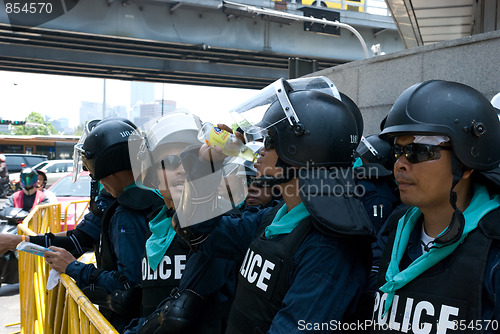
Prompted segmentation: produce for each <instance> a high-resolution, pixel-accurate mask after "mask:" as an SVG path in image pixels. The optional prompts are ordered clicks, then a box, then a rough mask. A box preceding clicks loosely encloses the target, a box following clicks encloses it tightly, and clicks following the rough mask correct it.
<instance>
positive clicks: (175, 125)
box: [129, 112, 201, 189]
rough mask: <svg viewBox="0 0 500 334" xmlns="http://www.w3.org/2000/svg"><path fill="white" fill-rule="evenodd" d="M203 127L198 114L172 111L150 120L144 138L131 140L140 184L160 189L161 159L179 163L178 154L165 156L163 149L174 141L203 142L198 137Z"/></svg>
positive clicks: (133, 166)
mask: <svg viewBox="0 0 500 334" xmlns="http://www.w3.org/2000/svg"><path fill="white" fill-rule="evenodd" d="M200 129H201V121H200V119H199V117H198V116H195V115H193V114H190V113H187V112H172V113H168V114H166V115H165V116H163V117H160V118H158V119H157V120H156V121H154V122H153V123H151V126H150V127H149V129H147V130H145V132H143V133H142V134H141V137H142V140H140V141H134V140H130V141H129V151H130V160H131V163H132V171H133V173H134V179H135V180H136V183H137V185H139V186H144V187H147V188H153V189H157V188H158V185H159V180H158V178H157V176H156V169H157V168H158V166H159V165H160V164H161V163H162V161H163V160H165V159H167V160H168V161H167V160H165V161H163V163H164V164H167V165H171V166H174V165H175V166H177V167H178V166H179V165H180V159H179V158H178V157H171V156H169V157H165V156H164V149H165V148H167V147H169V146H174V145H177V146H179V145H183V146H185V147H187V146H189V145H201V144H200V142H199V140H198V138H197V136H198V132H199V130H200ZM173 160H175V161H173Z"/></svg>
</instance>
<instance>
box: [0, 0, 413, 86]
mask: <svg viewBox="0 0 500 334" xmlns="http://www.w3.org/2000/svg"><path fill="white" fill-rule="evenodd" d="M366 1H367V2H366V3H365V1H364V0H363V1H359V4H360V5H361V7H357V6H354V5H353V4H356V3H357V2H356V1H345V0H331V1H326V4H327V5H330V4H337V5H338V6H343V7H342V8H348V9H349V10H344V9H339V10H338V12H339V15H340V20H339V21H340V22H341V23H346V24H350V25H353V26H354V27H355V28H356V29H357V30H358V31H359V33H360V34H361V35H362V37H363V38H364V40H365V41H366V44H367V45H368V48H369V47H370V46H371V45H375V44H380V45H381V48H382V51H384V52H386V53H389V52H394V51H398V50H401V49H402V48H403V44H402V41H401V39H400V38H399V35H398V32H397V30H396V26H395V25H394V23H393V22H392V18H391V17H390V16H387V15H379V14H372V13H371V10H369V9H370V7H368V4H370V3H371V2H373V3H375V4H380V3H381V0H366ZM0 2H1V1H0ZM62 2H63V3H66V2H65V1H62ZM240 3H241V2H240ZM242 3H243V4H247V5H252V6H258V7H263V8H270V9H273V10H279V11H280V12H283V13H292V14H296V15H303V8H314V9H318V10H319V12H320V13H325V15H330V14H331V13H332V11H333V9H330V8H324V7H321V6H319V7H318V6H305V5H304V4H301V3H298V2H296V1H293V2H283V1H282V2H274V1H269V0H259V1H257V0H244V1H243V2H242ZM346 3H350V5H349V6H347V5H346ZM382 3H383V1H382ZM312 4H313V3H311V5H312ZM61 13H62V12H61ZM381 13H382V14H387V11H385V12H383V11H382V12H381ZM25 16H26V15H25ZM11 19H12V15H11V16H9V15H8V14H7V13H5V12H1V13H0V70H12V71H24V72H36V73H50V74H65V75H75V76H86V77H99V78H114V79H123V80H140V81H153V82H169V83H185V84H198V85H209V86H223V87H239V88H258V89H260V88H262V87H264V86H265V85H267V84H269V83H270V82H272V81H274V80H275V79H276V78H279V77H285V78H288V68H289V58H300V59H304V60H306V61H309V62H311V64H313V63H314V64H313V65H311V69H312V68H315V69H325V68H329V67H332V66H336V65H338V64H342V63H346V62H350V61H353V60H358V59H363V58H365V54H364V52H363V48H362V47H361V45H360V43H359V41H358V39H357V38H356V37H355V36H354V35H353V34H352V33H351V32H349V31H346V30H341V31H340V36H334V35H327V34H322V33H316V32H312V31H309V30H310V29H309V28H310V27H307V26H306V23H304V22H300V21H293V20H284V19H281V18H279V17H275V16H272V15H255V14H250V13H244V12H242V11H239V12H238V11H237V12H234V11H233V12H231V11H228V10H227V6H225V5H224V2H223V1H217V0H183V1H175V2H172V1H160V0H157V1H109V0H108V1H105V0H102V1H92V2H89V1H79V2H78V3H77V4H76V5H75V6H74V7H73V8H68V9H67V12H65V13H62V15H60V16H59V17H55V18H54V19H52V20H50V21H48V22H44V23H43V22H42V23H41V24H38V25H36V27H33V26H30V25H25V26H23V27H17V28H16V29H12V28H11V21H14V22H16V23H22V22H24V21H23V20H17V21H15V20H11ZM27 22H28V23H29V22H30V21H27ZM32 23H33V24H34V23H40V22H38V21H37V22H32Z"/></svg>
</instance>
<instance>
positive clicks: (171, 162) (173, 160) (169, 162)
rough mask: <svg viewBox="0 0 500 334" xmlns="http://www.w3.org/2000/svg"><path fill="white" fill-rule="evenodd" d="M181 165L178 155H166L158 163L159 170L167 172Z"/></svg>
mask: <svg viewBox="0 0 500 334" xmlns="http://www.w3.org/2000/svg"><path fill="white" fill-rule="evenodd" d="M180 165H181V157H179V156H178V155H167V156H166V157H165V158H163V160H162V161H160V165H159V166H158V167H159V168H162V169H167V170H176V169H177V168H179V166H180Z"/></svg>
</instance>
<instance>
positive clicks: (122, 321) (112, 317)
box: [45, 120, 163, 331]
mask: <svg viewBox="0 0 500 334" xmlns="http://www.w3.org/2000/svg"><path fill="white" fill-rule="evenodd" d="M134 132H135V127H134V126H132V125H130V124H128V123H126V122H122V121H119V120H115V121H108V122H103V123H102V124H97V125H96V126H95V127H94V128H93V129H92V130H91V131H90V133H89V134H88V136H87V138H86V139H85V140H84V142H83V144H78V145H77V147H76V148H77V150H78V151H79V152H80V154H81V156H82V161H83V166H84V168H86V169H87V170H88V171H89V172H90V175H91V177H92V178H93V179H94V180H97V181H100V182H101V183H102V184H103V186H104V188H105V189H106V190H107V191H108V192H109V193H110V194H111V195H112V196H113V197H114V198H115V200H114V201H113V203H111V204H110V205H109V207H108V209H107V210H106V212H105V213H104V216H103V218H102V226H101V235H100V237H101V240H100V246H99V249H98V252H97V256H96V259H97V268H95V266H94V265H92V264H88V265H85V264H83V263H80V262H78V261H76V259H75V258H74V257H73V256H72V255H71V254H70V253H69V252H67V251H66V250H64V249H63V248H59V247H54V246H52V247H50V249H52V250H54V251H55V252H46V253H45V258H46V261H47V262H48V263H49V265H50V266H51V267H52V268H54V269H55V270H57V271H59V272H64V273H66V274H68V275H69V276H71V277H73V278H74V279H75V280H76V283H77V285H78V286H79V287H80V288H81V289H82V291H83V292H84V293H85V294H86V295H87V296H88V297H89V299H90V300H91V301H92V302H94V303H95V304H98V305H99V306H100V311H101V313H102V314H103V315H104V316H105V317H106V318H107V319H108V320H109V321H110V323H111V324H112V325H113V326H114V327H115V328H116V329H117V330H118V331H122V330H123V328H124V326H125V325H126V324H128V322H129V321H130V320H131V319H132V318H134V317H136V316H138V315H139V310H140V300H141V299H140V298H141V297H140V289H139V283H140V281H141V255H142V252H143V250H144V245H145V241H146V232H147V230H148V226H147V216H148V215H149V214H150V213H151V212H152V211H153V210H154V209H155V208H157V207H159V206H161V205H163V201H162V199H161V197H160V196H158V195H157V194H156V193H154V192H152V191H150V190H145V189H142V188H138V187H137V186H136V184H135V183H134V176H133V173H132V170H131V163H130V158H129V150H128V139H129V137H130V135H132V134H133V133H134Z"/></svg>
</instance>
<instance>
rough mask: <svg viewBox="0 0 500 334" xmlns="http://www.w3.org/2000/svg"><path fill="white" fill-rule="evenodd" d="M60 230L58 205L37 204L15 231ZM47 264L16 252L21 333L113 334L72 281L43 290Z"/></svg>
mask: <svg viewBox="0 0 500 334" xmlns="http://www.w3.org/2000/svg"><path fill="white" fill-rule="evenodd" d="M60 230H61V205H60V204H59V203H57V204H46V205H38V206H36V207H35V208H34V209H33V211H31V212H30V214H29V215H28V216H27V217H26V218H25V219H24V221H23V223H22V224H19V225H18V233H19V234H25V235H36V234H40V233H47V232H52V233H57V232H59V231H60ZM49 270H50V267H49V266H48V265H47V264H46V263H45V260H44V258H43V257H40V256H36V255H33V254H28V253H25V252H19V297H20V302H21V333H26V334H27V333H47V334H48V333H69V334H73V333H85V334H86V333H117V331H116V330H115V329H114V328H113V326H111V324H110V323H109V322H108V321H107V320H106V319H105V318H104V317H103V316H102V314H101V313H99V311H98V310H97V308H96V307H95V306H94V305H93V304H92V302H90V300H89V299H88V298H87V297H86V296H85V295H84V294H83V293H82V292H81V290H80V289H79V288H78V287H77V286H76V284H75V283H74V282H73V280H72V279H71V278H70V277H68V276H67V275H64V274H61V283H59V284H58V285H57V286H56V287H55V288H54V289H52V290H50V291H47V290H46V282H47V277H48V273H49Z"/></svg>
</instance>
